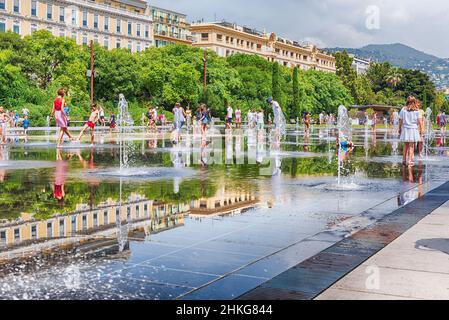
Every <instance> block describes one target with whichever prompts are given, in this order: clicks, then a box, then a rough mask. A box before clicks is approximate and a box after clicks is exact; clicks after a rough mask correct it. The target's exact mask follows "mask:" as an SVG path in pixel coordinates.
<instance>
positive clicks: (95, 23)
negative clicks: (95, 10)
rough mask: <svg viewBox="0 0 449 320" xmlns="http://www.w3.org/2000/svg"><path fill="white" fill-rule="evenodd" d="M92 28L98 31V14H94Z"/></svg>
mask: <svg viewBox="0 0 449 320" xmlns="http://www.w3.org/2000/svg"><path fill="white" fill-rule="evenodd" d="M94 28H95V29H98V14H94Z"/></svg>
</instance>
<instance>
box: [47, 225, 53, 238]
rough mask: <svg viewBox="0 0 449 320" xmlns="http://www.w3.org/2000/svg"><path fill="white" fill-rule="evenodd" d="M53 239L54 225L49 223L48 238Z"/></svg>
mask: <svg viewBox="0 0 449 320" xmlns="http://www.w3.org/2000/svg"><path fill="white" fill-rule="evenodd" d="M51 237H53V224H52V223H51V222H48V223H47V238H51Z"/></svg>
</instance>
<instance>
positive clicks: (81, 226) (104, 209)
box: [0, 195, 190, 251]
mask: <svg viewBox="0 0 449 320" xmlns="http://www.w3.org/2000/svg"><path fill="white" fill-rule="evenodd" d="M189 210H190V207H189V205H187V204H170V203H164V202H157V201H153V200H148V199H145V198H143V197H141V196H139V195H132V198H131V199H128V201H127V202H126V203H124V204H123V205H121V206H120V205H119V204H118V203H117V201H114V200H112V199H109V200H107V201H106V202H104V203H102V204H100V205H98V207H96V208H95V209H91V208H89V206H88V205H87V204H80V205H78V206H77V208H76V211H75V212H73V213H70V214H61V215H55V216H53V217H51V218H49V219H46V220H38V219H37V220H35V219H34V217H33V214H29V213H22V214H21V217H20V219H18V220H17V221H7V222H1V221H0V251H1V249H4V248H8V247H9V248H11V247H14V246H20V245H23V244H27V243H33V242H37V241H44V240H51V239H64V240H65V241H63V242H62V243H63V244H65V243H70V242H72V240H73V239H75V240H79V239H80V237H83V236H84V237H86V239H89V238H90V237H92V236H99V235H103V236H105V235H108V234H110V235H113V236H115V233H116V228H117V223H119V222H122V223H124V222H128V223H132V224H137V223H139V222H148V221H150V222H151V223H150V224H149V225H148V226H147V229H146V230H145V232H146V233H147V234H151V233H158V232H161V231H163V230H167V229H170V228H173V227H176V226H182V225H184V216H185V215H187V214H188V213H189Z"/></svg>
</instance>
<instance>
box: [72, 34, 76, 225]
mask: <svg viewBox="0 0 449 320" xmlns="http://www.w3.org/2000/svg"><path fill="white" fill-rule="evenodd" d="M72 36H73V35H72ZM71 228H72V230H71V231H72V234H75V232H76V216H73V217H72V227H71Z"/></svg>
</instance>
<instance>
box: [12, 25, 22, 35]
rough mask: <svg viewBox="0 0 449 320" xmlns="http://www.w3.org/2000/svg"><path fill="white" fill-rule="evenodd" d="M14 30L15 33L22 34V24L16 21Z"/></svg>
mask: <svg viewBox="0 0 449 320" xmlns="http://www.w3.org/2000/svg"><path fill="white" fill-rule="evenodd" d="M12 31H13V32H14V33H17V34H20V26H19V24H18V23H14V25H13V26H12Z"/></svg>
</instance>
